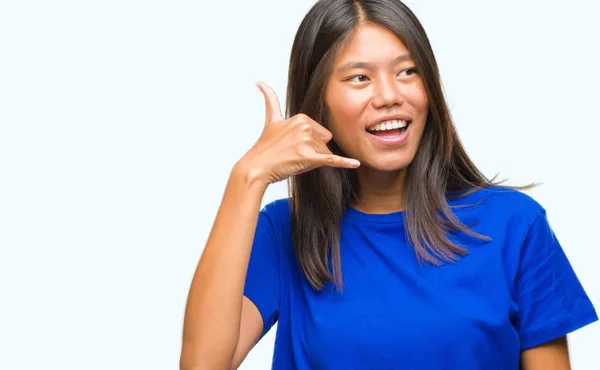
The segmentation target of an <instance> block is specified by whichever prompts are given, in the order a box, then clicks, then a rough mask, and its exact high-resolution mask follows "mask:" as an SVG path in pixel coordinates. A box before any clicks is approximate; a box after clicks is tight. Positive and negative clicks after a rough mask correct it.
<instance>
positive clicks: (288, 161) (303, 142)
mask: <svg viewBox="0 0 600 370" xmlns="http://www.w3.org/2000/svg"><path fill="white" fill-rule="evenodd" d="M257 85H258V87H259V89H260V90H261V92H262V93H263V95H264V97H265V105H266V119H265V127H264V129H263V132H262V134H261V136H260V137H259V139H258V140H257V142H256V143H255V144H254V145H253V146H252V148H251V149H250V150H249V151H248V152H247V153H246V155H244V157H243V158H242V159H241V160H240V162H239V163H243V164H244V167H245V168H246V169H247V170H248V171H249V173H250V176H251V177H252V179H253V180H258V181H260V182H262V183H264V184H265V186H267V185H269V184H272V183H274V182H278V181H281V180H284V179H286V178H288V177H289V176H292V175H297V174H300V173H304V172H308V171H311V170H313V169H315V168H318V167H321V166H330V167H340V168H356V167H358V166H360V162H359V161H357V160H355V159H351V158H344V157H340V156H338V155H335V154H332V153H331V151H330V150H329V148H328V147H327V145H326V144H327V143H328V142H329V141H330V140H331V139H332V137H333V135H332V134H331V132H330V131H329V130H327V129H326V128H325V127H323V126H321V125H320V124H318V123H317V122H315V121H314V120H312V119H311V118H310V117H308V116H307V115H305V114H297V115H295V116H293V117H291V118H289V119H283V115H282V114H281V108H280V105H279V99H278V98H277V94H276V93H275V91H273V89H271V88H270V87H269V86H267V85H266V84H263V83H258V84H257Z"/></svg>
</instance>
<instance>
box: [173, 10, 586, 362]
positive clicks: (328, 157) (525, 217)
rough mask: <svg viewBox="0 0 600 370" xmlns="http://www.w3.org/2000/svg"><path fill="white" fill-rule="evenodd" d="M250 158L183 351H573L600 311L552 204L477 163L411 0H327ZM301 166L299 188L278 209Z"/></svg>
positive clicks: (398, 355)
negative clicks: (265, 342)
mask: <svg viewBox="0 0 600 370" xmlns="http://www.w3.org/2000/svg"><path fill="white" fill-rule="evenodd" d="M259 88H260V90H261V91H262V92H263V93H264V96H265V100H266V107H267V109H266V124H265V127H264V131H263V133H262V135H261V136H260V138H259V139H258V141H257V142H256V144H255V145H254V146H253V147H252V148H251V149H250V150H249V151H248V152H247V154H246V155H245V156H244V157H243V158H241V159H240V161H239V162H238V163H237V164H236V165H235V166H234V168H233V170H232V172H231V176H230V179H229V182H228V184H227V188H226V190H225V194H224V197H223V200H222V204H221V207H220V209H219V212H218V215H217V217H216V220H215V223H214V225H213V229H212V231H211V234H210V236H209V239H208V242H207V244H206V247H205V249H204V252H203V254H202V257H201V259H200V262H199V264H198V268H197V270H196V273H195V276H194V279H193V282H192V285H191V288H190V293H189V297H188V302H187V307H186V314H185V324H184V332H183V345H182V353H181V360H180V363H181V365H180V366H181V368H182V369H187V370H189V369H230V368H237V367H238V366H239V364H240V363H241V362H242V360H243V359H244V358H245V356H246V355H247V353H248V352H249V351H250V350H251V348H252V347H253V346H254V344H255V343H256V342H257V341H258V340H259V339H260V338H261V337H262V336H263V335H264V334H265V333H266V332H267V331H268V330H269V329H270V328H271V327H272V326H273V324H274V323H275V322H278V326H277V336H276V344H275V355H274V358H273V368H274V369H518V368H519V367H521V368H523V369H568V368H569V358H568V350H567V343H566V334H567V333H569V332H572V331H573V330H575V329H578V328H580V327H582V326H584V325H587V324H589V323H591V322H593V321H595V320H597V315H596V312H595V310H594V307H593V306H592V303H591V302H590V300H589V299H588V297H587V295H586V293H585V291H584V289H583V288H582V286H581V284H580V282H579V281H578V278H577V276H576V275H575V273H574V272H573V269H572V268H571V265H570V264H569V261H568V259H567V257H566V256H565V254H564V252H563V250H562V248H561V246H560V244H559V242H558V241H557V239H556V237H555V235H554V233H553V232H552V229H551V227H550V225H549V223H548V219H547V217H546V213H545V210H544V208H543V207H542V206H540V205H539V204H538V203H537V202H535V201H534V200H533V199H532V198H530V197H529V196H527V195H525V194H524V193H522V192H521V191H520V190H523V189H525V188H527V187H522V188H509V187H503V186H500V183H497V182H494V179H492V180H488V179H486V178H485V177H484V175H482V173H481V172H480V171H479V170H478V169H477V168H476V167H475V165H474V164H473V163H472V162H471V160H470V159H469V157H468V156H467V154H466V152H465V150H464V149H463V146H462V145H461V143H460V141H459V139H458V136H457V134H456V131H455V128H454V126H453V123H452V120H451V117H450V113H449V111H448V107H447V106H446V103H445V100H444V96H443V93H442V89H441V84H440V79H439V73H438V67H437V64H436V61H435V58H434V54H433V52H432V50H431V46H430V44H429V41H428V39H427V36H426V34H425V31H424V30H423V28H422V26H421V24H420V23H419V21H418V20H417V18H416V17H415V16H414V14H413V13H412V12H411V11H410V10H409V9H408V8H407V7H406V6H405V5H404V4H402V3H401V2H400V1H398V0H321V1H319V2H318V3H317V4H316V5H315V6H314V7H313V8H312V9H311V10H310V11H309V13H308V14H307V16H306V17H305V19H304V20H303V22H302V24H301V25H300V28H299V30H298V33H297V36H296V39H295V42H294V45H293V48H292V54H291V64H290V70H289V85H288V97H287V112H286V113H287V114H286V117H288V118H284V116H283V115H282V114H281V112H280V107H279V102H278V99H277V97H276V95H275V93H274V92H273V90H271V89H270V88H269V87H268V86H266V85H265V84H259ZM287 178H290V179H291V183H290V186H291V196H290V198H289V199H281V200H277V201H275V202H273V203H270V204H268V205H267V206H266V207H264V208H263V209H262V210H261V209H260V205H261V200H262V197H263V194H264V192H265V189H266V188H267V186H268V185H269V184H271V183H274V182H276V181H280V180H284V179H287Z"/></svg>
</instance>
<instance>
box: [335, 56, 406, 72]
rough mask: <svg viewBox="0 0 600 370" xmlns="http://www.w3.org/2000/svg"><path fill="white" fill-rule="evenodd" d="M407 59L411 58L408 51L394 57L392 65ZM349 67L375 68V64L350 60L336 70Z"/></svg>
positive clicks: (345, 69)
mask: <svg viewBox="0 0 600 370" xmlns="http://www.w3.org/2000/svg"><path fill="white" fill-rule="evenodd" d="M409 60H412V56H411V55H410V53H408V54H402V55H400V56H398V57H396V58H395V59H394V60H393V61H392V63H391V64H392V65H394V64H398V63H401V62H407V61H409ZM349 69H375V65H374V64H372V63H368V62H357V61H350V62H348V63H345V64H343V65H342V66H340V67H339V68H338V69H337V71H338V72H344V71H347V70H349Z"/></svg>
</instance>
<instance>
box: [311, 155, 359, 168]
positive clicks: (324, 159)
mask: <svg viewBox="0 0 600 370" xmlns="http://www.w3.org/2000/svg"><path fill="white" fill-rule="evenodd" d="M317 160H318V161H319V162H320V164H321V165H323V166H329V167H340V168H357V167H359V166H360V162H359V161H357V160H356V159H352V158H345V157H341V156H339V155H335V154H319V155H318V157H317Z"/></svg>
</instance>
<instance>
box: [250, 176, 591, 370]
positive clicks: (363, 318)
mask: <svg viewBox="0 0 600 370" xmlns="http://www.w3.org/2000/svg"><path fill="white" fill-rule="evenodd" d="M483 199H486V200H485V201H484V202H483V203H481V204H478V205H475V206H472V207H465V208H457V209H453V212H454V214H455V215H457V216H458V217H459V219H460V220H461V221H462V222H463V223H464V224H466V225H472V224H473V223H475V222H477V224H476V225H475V226H474V227H473V228H472V229H473V230H474V231H476V232H478V233H480V234H483V235H487V236H489V237H491V238H492V241H484V240H481V239H475V238H473V237H470V236H468V235H466V234H465V233H461V232H453V233H451V234H450V235H449V237H450V239H451V240H452V241H454V242H457V243H458V244H460V245H462V246H464V247H466V248H467V249H468V251H469V253H468V254H467V255H466V256H464V257H461V259H460V260H459V261H458V262H457V263H444V264H443V265H441V266H434V265H430V264H422V265H419V263H418V261H417V259H416V257H415V253H414V251H413V249H412V248H411V247H410V245H409V244H407V239H406V236H405V234H404V232H405V230H404V227H405V226H404V217H405V213H404V212H396V213H391V214H365V213H361V212H360V211H358V210H356V209H353V208H349V209H348V210H347V211H346V212H345V214H344V216H343V219H342V225H341V236H340V248H341V261H342V277H343V287H344V290H343V292H341V293H339V292H337V291H336V289H335V287H334V285H333V284H332V283H327V284H326V285H325V288H324V289H323V290H321V291H315V290H314V289H313V288H312V287H311V286H310V284H309V283H308V282H307V281H306V279H305V278H304V275H303V274H302V271H301V270H300V268H299V265H298V263H297V261H296V257H295V254H294V250H293V247H292V235H291V227H290V207H289V200H288V199H280V200H276V201H274V202H272V203H270V204H268V205H267V206H265V207H264V208H263V209H262V211H261V212H260V215H259V219H258V225H257V229H256V234H255V239H254V244H253V247H252V253H251V257H250V263H249V266H248V273H247V278H246V284H245V289H244V295H245V296H246V297H248V298H249V299H250V300H251V301H252V302H254V304H255V305H256V306H257V307H258V309H259V311H260V313H261V315H262V318H263V321H264V331H263V333H262V335H263V336H264V334H266V333H267V331H268V330H269V329H270V328H271V327H272V326H273V324H274V323H275V322H278V324H277V332H276V339H275V349H274V357H273V368H274V369H286V370H287V369H307V370H308V369H310V370H316V369H344V370H351V369H361V370H364V369H427V370H430V369H463V370H465V369H518V367H519V357H520V352H521V351H523V350H525V349H527V348H531V347H535V346H537V345H540V344H542V343H544V342H547V341H549V340H551V339H554V338H557V337H560V336H563V335H565V334H567V333H569V332H571V331H573V330H575V329H578V328H580V327H582V326H584V325H587V324H589V323H591V322H594V321H596V320H597V319H598V316H597V314H596V312H595V310H594V307H593V306H592V303H591V302H590V300H589V298H588V296H587V295H586V293H585V291H584V289H583V287H582V286H581V284H580V282H579V280H578V278H577V276H576V275H575V273H574V271H573V269H572V267H571V265H570V263H569V261H568V259H567V257H566V256H565V253H564V252H563V249H562V248H561V246H560V244H559V242H558V240H557V239H556V236H555V235H554V233H553V231H552V229H551V227H550V225H549V223H548V219H547V217H546V212H545V210H544V208H543V207H542V206H540V205H539V204H538V203H537V202H536V201H535V200H533V199H532V198H531V197H529V196H528V195H525V194H524V193H522V192H519V191H514V190H510V189H506V188H503V187H495V188H488V189H485V190H480V191H477V192H476V193H474V194H472V195H470V196H468V197H466V198H463V199H461V200H458V201H453V202H451V203H450V205H459V204H461V205H467V204H474V203H476V202H478V201H481V200H483Z"/></svg>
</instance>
